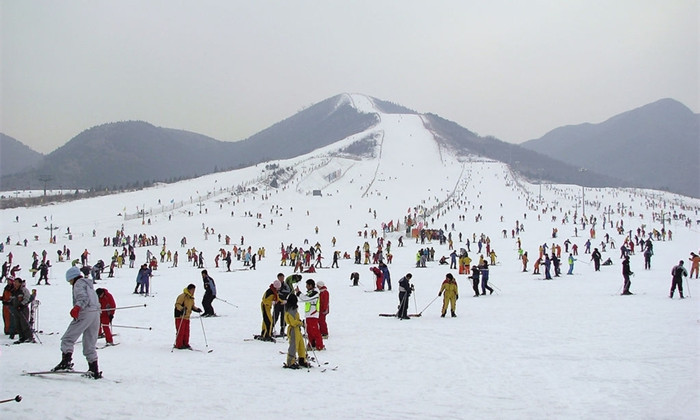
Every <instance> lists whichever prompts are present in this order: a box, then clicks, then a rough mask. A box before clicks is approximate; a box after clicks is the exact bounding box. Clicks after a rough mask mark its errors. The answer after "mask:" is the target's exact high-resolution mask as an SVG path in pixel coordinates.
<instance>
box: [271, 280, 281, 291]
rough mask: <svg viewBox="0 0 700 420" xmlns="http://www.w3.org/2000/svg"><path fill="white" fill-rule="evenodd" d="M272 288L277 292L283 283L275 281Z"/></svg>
mask: <svg viewBox="0 0 700 420" xmlns="http://www.w3.org/2000/svg"><path fill="white" fill-rule="evenodd" d="M272 287H274V288H275V290H279V289H280V287H282V282H280V281H279V280H275V281H274V282H273V283H272Z"/></svg>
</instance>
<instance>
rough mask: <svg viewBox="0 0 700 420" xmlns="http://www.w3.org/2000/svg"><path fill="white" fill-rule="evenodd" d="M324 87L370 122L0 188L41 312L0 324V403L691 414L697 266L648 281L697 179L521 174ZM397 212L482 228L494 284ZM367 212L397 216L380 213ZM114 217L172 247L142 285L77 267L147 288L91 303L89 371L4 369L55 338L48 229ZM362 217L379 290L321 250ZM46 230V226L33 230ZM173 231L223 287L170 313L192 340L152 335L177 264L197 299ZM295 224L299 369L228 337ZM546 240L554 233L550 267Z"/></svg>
mask: <svg viewBox="0 0 700 420" xmlns="http://www.w3.org/2000/svg"><path fill="white" fill-rule="evenodd" d="M343 101H347V102H348V103H351V104H352V106H353V107H355V108H356V109H357V110H358V111H360V112H361V113H372V114H373V115H377V117H378V120H377V122H376V124H375V125H373V126H372V127H371V128H369V129H367V130H363V131H362V132H360V133H357V134H355V135H352V136H349V137H347V138H344V139H343V140H341V141H339V142H334V143H332V144H329V145H326V146H324V147H322V148H318V149H316V150H314V151H313V152H311V153H308V154H304V155H302V156H298V157H294V158H291V159H284V160H275V161H271V162H267V163H266V164H264V165H263V164H260V165H257V166H252V167H249V168H244V169H239V170H235V171H230V172H222V173H217V174H212V175H207V176H202V177H199V178H197V179H192V180H186V181H181V182H178V183H174V184H168V185H164V184H159V185H156V186H154V187H151V188H147V189H144V190H141V191H135V192H130V193H124V194H118V195H112V196H105V197H99V198H94V199H85V200H78V201H73V202H69V203H61V204H56V205H49V206H38V207H27V208H17V209H5V210H0V238H3V239H5V238H7V239H9V245H6V246H5V249H4V253H3V254H0V255H2V257H3V259H7V257H8V254H9V253H10V252H11V253H12V254H13V263H15V264H20V265H21V267H22V270H21V271H19V275H20V276H21V277H23V278H26V279H27V280H28V285H29V287H30V288H32V287H33V288H36V289H37V291H38V292H37V293H38V294H37V296H38V299H39V300H40V301H41V305H40V306H39V308H40V309H39V318H38V323H39V325H38V327H39V329H40V330H41V331H43V333H40V334H38V335H37V337H38V338H39V339H40V340H41V342H42V343H41V344H38V343H37V344H21V345H10V343H11V340H10V339H9V338H7V337H6V336H3V337H2V338H0V343H2V344H5V345H6V346H1V347H0V351H1V352H2V353H1V354H0V377H1V378H3V380H2V381H0V399H4V398H11V397H14V396H15V395H17V394H21V395H22V396H23V401H22V402H21V403H19V404H17V403H14V402H12V403H6V404H3V405H2V409H3V415H6V416H9V417H8V418H10V417H11V418H13V419H15V418H16V419H33V418H41V417H45V418H46V417H50V418H75V419H82V418H98V419H115V418H134V417H139V418H172V417H177V416H202V417H207V418H278V417H281V416H287V417H292V418H297V417H304V418H310V419H316V418H353V419H355V418H377V419H384V418H386V419H395V418H416V419H418V418H420V419H423V418H445V417H458V418H478V419H492V418H513V419H521V418H532V419H541V418H674V419H690V418H694V417H695V416H696V414H697V411H698V409H700V391H698V390H699V389H700V387H698V382H699V380H700V375H699V374H698V372H700V369H699V368H700V365H699V363H700V358H699V357H698V338H699V335H698V322H699V321H700V309H699V307H698V305H696V304H695V303H694V301H695V299H696V297H691V296H692V293H694V292H695V291H696V290H700V289H698V285H699V283H698V280H696V279H692V280H687V281H686V282H685V283H684V285H685V286H686V296H687V297H690V298H687V299H684V300H678V298H677V297H678V295H677V294H676V298H675V299H673V300H671V299H669V298H668V293H669V286H670V274H669V273H670V270H671V267H672V266H674V265H675V264H677V263H678V261H679V260H684V261H686V265H690V262H689V261H688V257H689V253H690V252H698V249H700V236H699V235H698V223H697V220H698V219H700V215H698V211H699V210H700V200H697V199H690V198H687V197H682V196H677V195H673V194H670V193H662V192H658V191H650V190H635V189H606V188H582V187H580V186H575V185H563V184H542V183H540V184H532V183H529V182H528V181H527V180H526V179H524V178H521V177H520V176H518V175H517V174H516V173H513V172H512V171H511V170H510V169H509V167H508V166H507V165H505V164H503V163H501V162H497V161H494V160H491V159H486V158H483V157H477V156H461V155H458V154H455V153H449V152H448V151H447V150H446V148H447V147H448V146H446V145H445V144H442V143H441V142H438V141H435V134H434V131H431V130H428V129H427V128H426V126H429V124H426V120H425V116H421V115H418V114H411V113H393V112H392V113H390V112H385V111H383V109H386V107H385V108H382V107H380V106H378V105H377V103H376V102H374V101H372V100H371V98H367V97H366V96H362V95H346V96H345V97H344V98H343ZM271 185H276V187H273V186H271ZM582 199H583V200H582ZM142 210H145V212H144V213H141V211H142ZM583 215H585V216H586V220H587V222H586V223H585V226H584V223H583V221H582V216H583ZM408 218H410V219H411V220H415V221H416V223H417V225H416V226H414V228H415V227H418V226H421V227H423V228H428V229H442V230H443V231H444V234H445V235H450V236H451V237H452V239H453V241H454V248H455V249H456V250H457V251H458V252H459V249H460V248H464V249H467V247H468V246H467V239H468V240H469V242H470V245H469V255H470V256H471V257H472V258H474V259H475V260H478V258H479V255H480V254H484V255H485V256H486V252H485V251H486V250H485V245H484V248H483V249H482V250H481V252H479V251H478V245H477V243H476V241H475V238H476V240H478V239H479V238H480V237H482V235H483V237H484V238H486V237H488V239H489V244H490V248H491V249H493V250H494V252H495V254H496V255H497V257H496V259H497V264H495V265H493V266H492V267H491V270H490V271H491V280H490V283H491V284H492V286H493V287H494V290H495V292H494V293H493V294H491V295H485V296H479V297H478V298H476V297H472V295H473V294H474V293H473V291H472V289H471V281H470V280H469V279H468V278H467V277H466V276H465V275H460V274H459V272H458V270H456V269H449V265H440V264H438V262H437V260H438V259H439V258H440V257H441V256H449V254H450V252H451V250H450V249H449V247H448V245H447V244H441V243H439V241H437V240H432V241H430V240H427V241H426V242H425V243H421V242H420V240H419V239H416V238H413V237H411V233H412V230H411V229H408V230H407V225H406V222H407V220H408ZM662 219H663V221H662ZM389 224H393V225H394V226H398V229H397V230H394V231H391V230H384V229H383V228H384V227H386V226H387V225H389ZM520 225H522V230H520V227H521V226H520ZM516 226H517V227H518V232H517V233H516V232H515V229H516ZM592 226H594V228H595V238H593V239H591V238H590V237H591V234H592V232H591V228H592ZM611 226H612V227H611ZM618 227H619V228H620V229H617V228H618ZM68 229H70V234H69V233H68ZM122 229H123V231H124V232H125V233H126V234H128V235H132V236H133V235H139V234H143V235H146V236H147V237H158V238H159V245H157V246H156V245H152V246H144V247H137V248H136V253H137V267H138V265H139V264H140V263H142V262H143V261H144V259H145V257H146V252H147V251H150V252H152V253H154V254H156V255H158V254H159V252H160V250H161V248H162V246H163V245H164V246H165V249H166V250H169V251H171V252H175V251H177V252H178V253H179V255H180V262H179V266H178V267H171V265H172V263H167V262H164V263H160V264H159V268H158V270H156V271H155V272H154V274H155V275H154V277H153V278H152V282H151V288H152V289H151V291H152V294H151V296H149V297H143V296H141V295H137V294H133V293H132V292H133V287H134V283H135V278H136V269H135V268H134V269H131V268H127V266H124V267H122V268H119V269H117V270H116V272H115V277H114V278H107V277H106V271H105V275H104V276H103V279H102V280H98V281H97V284H96V287H103V288H106V289H108V290H109V291H110V292H111V293H112V294H113V295H114V297H115V299H116V301H117V304H118V305H119V306H131V305H140V304H146V305H147V306H145V307H141V308H133V309H124V310H120V311H117V314H116V317H115V319H114V322H113V323H114V325H115V331H116V332H117V333H118V334H119V335H118V336H117V337H116V341H118V342H119V343H120V345H119V346H116V347H110V348H105V349H100V350H99V357H100V359H99V363H100V368H101V369H102V370H103V372H104V376H105V378H104V379H103V380H100V381H94V380H88V379H85V378H81V377H79V376H78V375H75V376H70V377H65V376H46V377H28V376H24V375H22V372H23V371H25V370H26V371H34V370H44V369H49V368H51V367H53V366H54V365H55V364H56V363H58V361H59V360H60V349H59V343H60V337H61V334H62V332H63V331H64V330H65V328H66V327H67V325H68V323H69V321H70V316H69V314H68V312H69V310H70V308H71V307H72V302H71V290H70V287H69V285H68V284H67V283H66V282H65V280H64V273H65V271H66V270H67V268H68V267H69V266H70V263H68V262H57V261H56V259H57V258H56V257H57V250H59V249H61V250H62V249H63V247H64V246H66V247H67V248H69V249H70V250H71V259H73V258H77V257H78V256H79V254H80V253H81V252H82V251H83V250H85V249H87V250H88V251H89V252H90V260H89V263H91V264H93V263H95V262H96V261H97V260H98V259H103V260H104V261H107V262H109V260H110V258H111V257H112V255H113V253H114V251H115V248H114V247H112V246H104V245H103V244H104V240H105V238H107V240H109V238H111V237H112V236H114V235H115V234H116V232H117V231H119V230H122ZM207 229H208V231H209V233H208V234H207V233H206V232H207ZM555 229H556V231H555ZM654 229H656V230H658V231H661V230H662V229H664V231H665V232H666V237H665V240H664V239H663V238H659V239H657V238H656V237H654V241H653V243H654V256H653V258H652V266H651V267H652V268H651V270H644V268H643V257H642V255H641V252H639V248H635V251H636V252H635V253H634V254H633V255H632V256H631V261H632V271H634V272H635V276H634V277H633V278H632V288H631V290H632V292H633V293H635V295H633V296H620V295H619V292H620V290H621V286H622V276H621V274H620V271H621V267H620V258H619V257H620V249H619V248H620V246H621V245H622V244H623V242H624V239H625V236H626V235H628V234H630V232H631V235H632V237H633V238H634V237H635V236H637V235H639V236H642V235H643V236H644V237H645V238H646V237H648V233H650V232H653V230H654ZM373 230H376V231H377V232H378V235H379V236H380V237H382V238H384V241H385V242H384V245H385V247H384V250H385V252H386V251H387V249H386V245H387V242H388V241H391V254H392V255H393V262H392V263H391V264H390V265H389V268H390V271H391V275H392V277H391V280H392V286H393V287H392V291H385V292H372V293H365V292H366V291H371V290H373V289H374V282H373V279H372V276H371V272H370V271H369V267H370V265H365V264H360V265H357V264H354V263H353V260H352V259H349V260H348V259H341V260H340V262H339V265H340V267H339V268H333V269H327V268H326V267H329V266H330V263H331V261H332V254H333V252H334V251H336V250H337V251H340V252H341V254H342V253H345V252H347V253H349V254H350V255H353V253H354V250H355V249H356V247H358V246H359V247H362V246H363V244H364V243H365V242H367V243H368V244H369V245H370V246H371V248H372V250H375V249H376V246H377V242H378V240H377V238H372V237H371V236H372V235H371V232H372V231H373ZM365 232H367V237H365ZM555 232H556V237H553V234H554V233H555ZM51 233H53V234H54V235H55V236H56V242H55V243H50V242H49V237H50V235H51ZM219 235H221V237H220V238H219ZM669 235H670V236H669ZM227 236H228V237H230V238H231V242H230V243H229V244H228V245H227V244H226V237H227ZM183 237H184V238H187V248H192V247H194V248H196V250H197V252H200V251H201V252H202V253H203V256H204V258H205V266H206V268H207V269H208V271H209V274H210V275H211V276H212V277H213V278H214V279H215V281H216V285H217V289H218V297H219V298H220V299H223V300H218V299H217V300H216V301H215V302H214V308H215V310H216V312H217V313H218V314H219V315H220V317H216V318H197V317H196V316H195V317H193V318H192V324H191V340H190V343H191V344H192V346H193V347H195V348H196V349H198V350H203V351H202V352H198V351H186V350H175V351H172V344H173V341H174V337H175V327H174V321H173V304H174V301H175V298H176V297H177V295H178V294H179V293H181V291H182V289H183V288H184V287H185V286H187V284H189V283H193V284H195V285H197V286H198V288H197V292H196V299H197V305H198V306H201V305H200V300H201V296H202V287H201V275H200V270H199V269H197V268H195V267H193V266H192V264H191V263H188V262H187V258H186V255H185V252H186V249H187V248H185V247H181V245H180V241H181V239H182V238H183ZM333 238H335V240H336V242H335V246H333ZM460 238H461V240H460ZM25 239H26V241H27V242H26V246H25V245H24V241H25ZM399 239H402V240H403V243H404V246H403V247H399V246H398V243H399ZM589 239H590V241H591V242H592V247H598V248H600V249H602V248H603V245H604V246H605V251H604V252H603V256H604V259H607V258H610V259H611V260H612V261H613V265H612V266H604V267H602V269H601V271H599V272H596V271H594V269H593V266H592V264H591V262H590V256H589V255H588V254H585V253H584V247H585V243H586V241H587V240H589ZM518 240H520V242H521V244H522V249H523V250H524V251H526V252H528V255H529V257H530V262H529V264H528V270H527V272H523V271H522V262H521V260H520V259H519V258H518V251H517V249H518ZM567 240H568V241H570V242H571V243H572V244H576V245H577V246H578V249H579V255H578V256H577V257H576V259H577V261H576V262H575V268H574V271H573V273H574V274H573V275H570V276H567V275H566V274H563V275H562V276H561V277H555V278H554V280H551V281H549V280H548V281H545V280H543V276H542V275H533V274H532V265H533V262H534V260H535V259H537V254H538V247H539V246H540V245H543V244H547V245H548V246H551V245H552V244H557V245H560V246H562V248H564V246H565V241H567ZM611 242H614V244H615V247H614V248H613V246H612V244H611ZM317 243H318V244H319V246H320V248H321V250H322V256H323V257H324V258H323V259H322V264H323V268H319V269H318V271H317V272H316V273H304V274H303V277H304V280H306V279H309V278H312V279H315V280H317V281H318V280H322V281H324V282H325V283H326V285H327V286H328V289H329V291H330V296H331V298H330V299H331V301H330V308H331V309H330V314H329V316H328V323H329V331H330V336H329V338H328V339H327V340H326V342H325V344H326V347H327V350H324V351H322V352H316V354H315V357H316V362H314V364H315V367H314V368H312V369H311V370H310V372H307V371H306V370H305V369H302V370H298V371H292V370H288V369H282V368H281V365H282V363H283V362H284V360H285V355H284V354H280V352H286V350H287V347H288V344H287V343H286V342H284V341H281V340H280V341H278V342H277V343H266V342H260V341H251V340H250V338H252V336H253V334H258V333H259V332H260V328H261V314H260V301H261V296H262V295H263V293H264V292H265V290H266V289H267V287H268V286H269V285H270V283H272V281H274V279H275V276H276V274H277V273H278V272H282V273H284V274H285V275H290V274H292V272H293V268H292V267H291V266H289V265H286V266H281V265H280V255H281V254H280V247H281V245H285V246H286V245H289V244H291V245H292V246H295V247H301V248H304V249H307V248H308V247H311V246H315V245H316V244H317ZM241 244H242V245H243V247H244V248H246V247H250V248H251V250H252V251H253V252H255V251H258V250H262V249H263V248H264V252H265V256H264V257H263V258H262V259H261V260H260V261H259V262H258V263H257V267H256V270H251V269H248V268H247V267H245V266H244V265H243V262H242V261H237V260H235V259H234V262H233V269H234V271H232V272H226V270H225V268H223V263H220V264H219V265H220V266H219V267H218V268H217V267H216V266H215V262H214V256H215V255H216V254H217V252H219V250H220V249H224V250H226V251H231V250H232V249H233V247H234V245H237V246H241ZM425 247H428V248H432V249H434V251H435V261H431V262H428V263H427V267H426V268H416V267H415V261H416V254H417V252H418V250H419V249H421V248H425ZM116 249H117V250H118V251H120V250H121V248H116ZM42 250H46V251H47V253H48V257H49V258H50V260H51V262H52V264H53V268H52V270H51V274H50V283H51V285H50V286H43V285H42V286H32V285H31V284H32V283H34V282H35V278H32V276H31V274H30V273H29V272H28V269H29V267H30V266H31V254H32V252H34V251H36V252H37V253H39V254H41V252H42ZM566 257H567V255H566V253H565V252H564V250H563V249H562V264H563V265H562V269H563V272H564V273H566V271H567V270H568V265H567V264H566ZM448 260H449V258H448ZM353 272H358V273H359V274H360V286H359V287H348V286H350V285H351V282H350V274H351V273H353ZM409 272H410V273H412V274H413V279H412V283H413V284H414V285H415V293H414V294H413V295H412V297H411V299H410V300H411V302H410V309H409V312H410V313H413V314H421V315H422V316H420V317H414V318H412V319H411V320H408V321H399V320H397V319H395V318H390V317H379V316H378V314H380V313H394V312H395V311H396V307H397V304H398V293H397V289H398V287H397V283H398V280H399V279H400V278H401V277H402V276H403V275H405V274H406V273H409ZM448 272H449V273H452V274H453V275H455V277H456V278H457V281H458V284H459V291H460V293H459V296H460V299H459V300H458V301H457V317H456V318H450V317H449V312H448V316H447V318H441V317H440V312H441V308H440V306H441V302H442V299H441V298H439V297H438V291H439V290H440V285H441V283H442V281H443V279H444V278H445V275H446V273H448ZM542 272H544V269H543V270H542ZM234 305H235V306H234ZM55 333H58V334H55ZM103 343H104V340H99V341H98V344H100V345H101V344H103ZM207 350H213V351H212V352H211V353H208V352H207ZM80 353H81V347H80V345H78V346H76V348H75V354H74V360H75V363H76V368H77V369H85V368H86V366H87V364H86V362H85V360H84V358H83V357H82V355H81V354H80ZM311 355H312V356H313V354H311ZM336 366H337V369H334V368H335V367H336ZM679 396H680V397H679ZM5 413H7V414H5Z"/></svg>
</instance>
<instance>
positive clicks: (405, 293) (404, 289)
mask: <svg viewBox="0 0 700 420" xmlns="http://www.w3.org/2000/svg"><path fill="white" fill-rule="evenodd" d="M412 278H413V274H411V273H408V274H406V275H405V276H403V277H401V280H399V311H398V313H397V314H396V315H397V318H398V319H411V318H409V316H408V298H409V297H410V296H411V292H413V290H414V288H413V285H412V284H411V283H410V280H411V279H412Z"/></svg>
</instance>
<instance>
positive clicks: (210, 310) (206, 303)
mask: <svg viewBox="0 0 700 420" xmlns="http://www.w3.org/2000/svg"><path fill="white" fill-rule="evenodd" d="M215 298H216V296H214V295H213V294H212V293H211V292H209V291H208V290H207V291H206V292H204V297H203V298H202V306H203V307H204V314H203V315H214V307H213V306H211V303H212V302H213V301H214V299H215Z"/></svg>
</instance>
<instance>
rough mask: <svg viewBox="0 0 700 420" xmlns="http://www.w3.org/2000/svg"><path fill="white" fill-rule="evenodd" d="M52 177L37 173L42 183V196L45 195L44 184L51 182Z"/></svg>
mask: <svg viewBox="0 0 700 420" xmlns="http://www.w3.org/2000/svg"><path fill="white" fill-rule="evenodd" d="M52 180H53V177H52V176H51V175H39V181H41V182H43V183H44V197H46V184H48V183H49V182H51V181H52Z"/></svg>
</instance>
